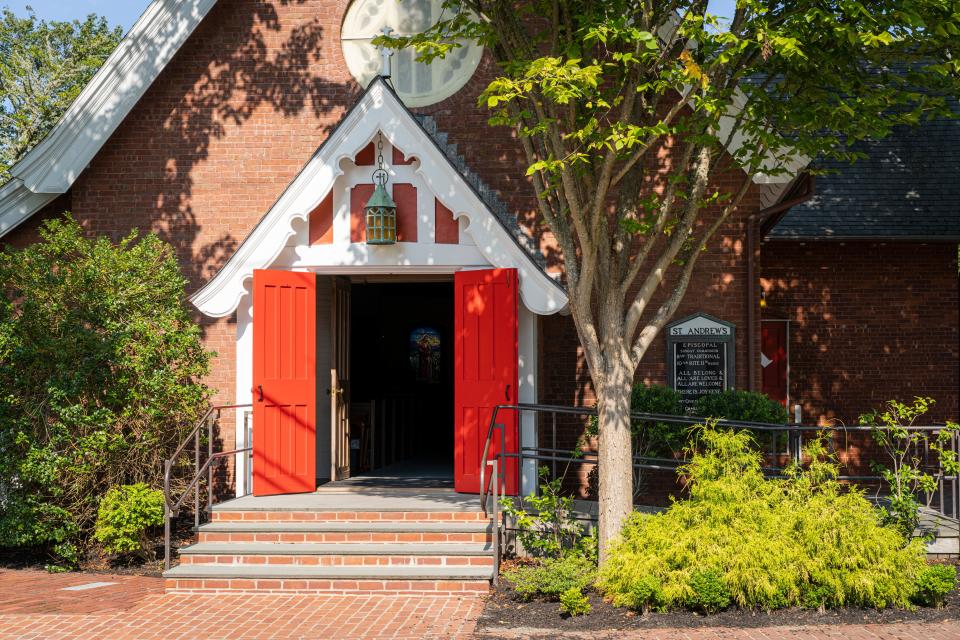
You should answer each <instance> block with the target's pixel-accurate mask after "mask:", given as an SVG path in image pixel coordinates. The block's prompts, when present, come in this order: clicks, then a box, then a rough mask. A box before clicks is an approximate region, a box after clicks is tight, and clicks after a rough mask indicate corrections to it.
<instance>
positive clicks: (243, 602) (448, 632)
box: [0, 571, 960, 640]
mask: <svg viewBox="0 0 960 640" xmlns="http://www.w3.org/2000/svg"><path fill="white" fill-rule="evenodd" d="M96 582H114V583H117V584H113V585H110V586H104V587H99V588H93V589H85V590H79V591H76V590H72V591H63V590H62V589H63V588H65V587H76V586H83V585H89V584H91V583H96ZM482 609H483V599H482V598H474V597H455V596H446V597H445V596H425V597H417V596H409V597H408V596H383V595H376V594H371V595H369V596H368V595H351V596H295V595H291V596H283V595H250V594H246V595H244V594H226V595H190V594H164V593H163V586H162V580H160V579H158V578H142V577H131V576H115V575H95V574H76V573H71V574H59V575H48V574H46V573H42V572H37V571H0V640H28V639H37V640H40V639H42V640H58V639H68V638H69V639H70V640H101V639H102V640H130V639H136V640H151V639H157V640H159V639H163V640H177V639H187V638H190V639H191V640H200V639H205V638H216V639H218V640H229V639H231V638H243V639H245V640H246V639H250V640H257V639H260V638H263V639H265V640H267V639H269V640H287V639H291V640H292V639H307V638H309V639H310V640H323V639H336V640H367V639H370V640H373V639H380V638H383V639H385V640H386V639H394V640H397V639H404V640H406V639H410V640H413V639H420V638H430V639H436V640H440V639H443V640H447V639H452V640H468V639H470V638H485V639H486V638H491V639H492V638H498V639H499V638H504V639H506V638H543V639H547V638H561V637H562V638H569V639H571V640H573V639H577V640H579V639H581V638H583V639H587V638H589V639H594V638H596V639H607V638H609V639H612V638H629V639H632V640H674V639H683V640H714V639H720V640H786V639H787V638H803V639H804V640H838V639H841V638H842V639H848V640H960V621H949V622H941V623H936V624H923V623H897V624H888V625H868V624H864V625H842V626H829V627H766V628H759V629H729V628H722V629H721V628H708V629H651V630H645V631H632V632H630V633H628V634H623V633H616V632H611V633H597V632H590V633H582V634H577V633H567V634H557V633H556V632H553V631H545V630H538V629H497V630H492V631H491V633H489V634H481V635H479V636H478V635H476V631H475V628H476V621H477V618H478V617H479V615H480V613H481V611H482Z"/></svg>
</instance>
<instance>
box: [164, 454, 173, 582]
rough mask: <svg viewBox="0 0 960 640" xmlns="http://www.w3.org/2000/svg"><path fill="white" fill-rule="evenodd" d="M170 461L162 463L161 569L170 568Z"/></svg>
mask: <svg viewBox="0 0 960 640" xmlns="http://www.w3.org/2000/svg"><path fill="white" fill-rule="evenodd" d="M170 467H171V462H170V460H164V461H163V567H164V569H169V568H170V518H171V517H172V515H171V513H170Z"/></svg>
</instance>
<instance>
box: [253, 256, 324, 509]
mask: <svg viewBox="0 0 960 640" xmlns="http://www.w3.org/2000/svg"><path fill="white" fill-rule="evenodd" d="M316 353H317V276H316V274H313V273H303V272H294V271H254V273H253V493H254V495H258V496H269V495H275V494H278V493H304V492H307V491H313V490H314V489H316V488H317V481H316V475H317V474H316V465H317V447H316V439H317V397H316V396H317V367H316Z"/></svg>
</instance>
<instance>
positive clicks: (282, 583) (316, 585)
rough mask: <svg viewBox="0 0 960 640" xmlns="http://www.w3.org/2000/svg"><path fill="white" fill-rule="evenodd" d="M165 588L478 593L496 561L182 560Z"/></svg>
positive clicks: (487, 584) (168, 575) (484, 587)
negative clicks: (318, 563) (317, 563)
mask: <svg viewBox="0 0 960 640" xmlns="http://www.w3.org/2000/svg"><path fill="white" fill-rule="evenodd" d="M164 577H165V578H166V587H167V591H168V592H170V591H178V592H179V591H190V592H198V591H199V592H211V591H231V592H236V591H257V592H284V593H291V592H292V593H364V592H370V591H376V592H379V593H384V594H387V593H389V594H406V593H431V594H441V593H442V594H463V595H476V594H478V593H486V592H487V591H488V590H489V588H490V578H491V577H492V567H471V566H465V567H409V566H402V567H400V566H398V567H377V566H374V567H307V566H280V567H275V566H243V565H241V566H238V565H229V566H212V565H180V566H178V567H174V568H173V569H171V570H169V571H167V572H165V573H164Z"/></svg>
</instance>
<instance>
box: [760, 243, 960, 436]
mask: <svg viewBox="0 0 960 640" xmlns="http://www.w3.org/2000/svg"><path fill="white" fill-rule="evenodd" d="M759 272H760V274H761V277H762V279H761V285H762V287H763V289H764V290H765V291H766V293H767V308H766V310H765V311H764V313H763V316H764V317H765V318H779V319H787V320H789V321H790V329H789V331H790V334H789V338H788V340H789V344H790V397H791V398H792V400H791V402H795V401H796V402H799V403H800V404H801V405H802V406H803V414H804V422H816V423H820V424H838V425H843V424H845V425H852V424H856V421H857V417H858V416H859V415H860V414H861V413H865V412H867V411H870V410H872V409H876V408H878V407H880V406H881V405H882V403H883V402H884V401H886V400H890V399H900V400H911V399H912V398H913V397H914V396H931V397H933V398H935V399H936V400H937V404H936V405H935V407H934V410H933V411H932V412H931V413H930V414H929V415H928V417H927V420H926V421H927V422H928V423H930V422H934V421H942V420H947V419H953V420H956V419H957V418H958V406H957V402H958V397H957V393H958V385H960V378H958V373H960V372H958V363H960V354H958V331H957V328H958V324H960V318H958V309H960V307H958V304H960V303H958V288H957V247H956V245H955V244H951V243H943V244H914V243H896V244H895V243H891V244H878V243H869V242H842V243H841V242H819V243H815V242H811V243H806V244H803V243H795V242H781V241H771V242H767V243H766V244H765V245H764V247H763V253H762V267H761V269H760V270H759Z"/></svg>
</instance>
